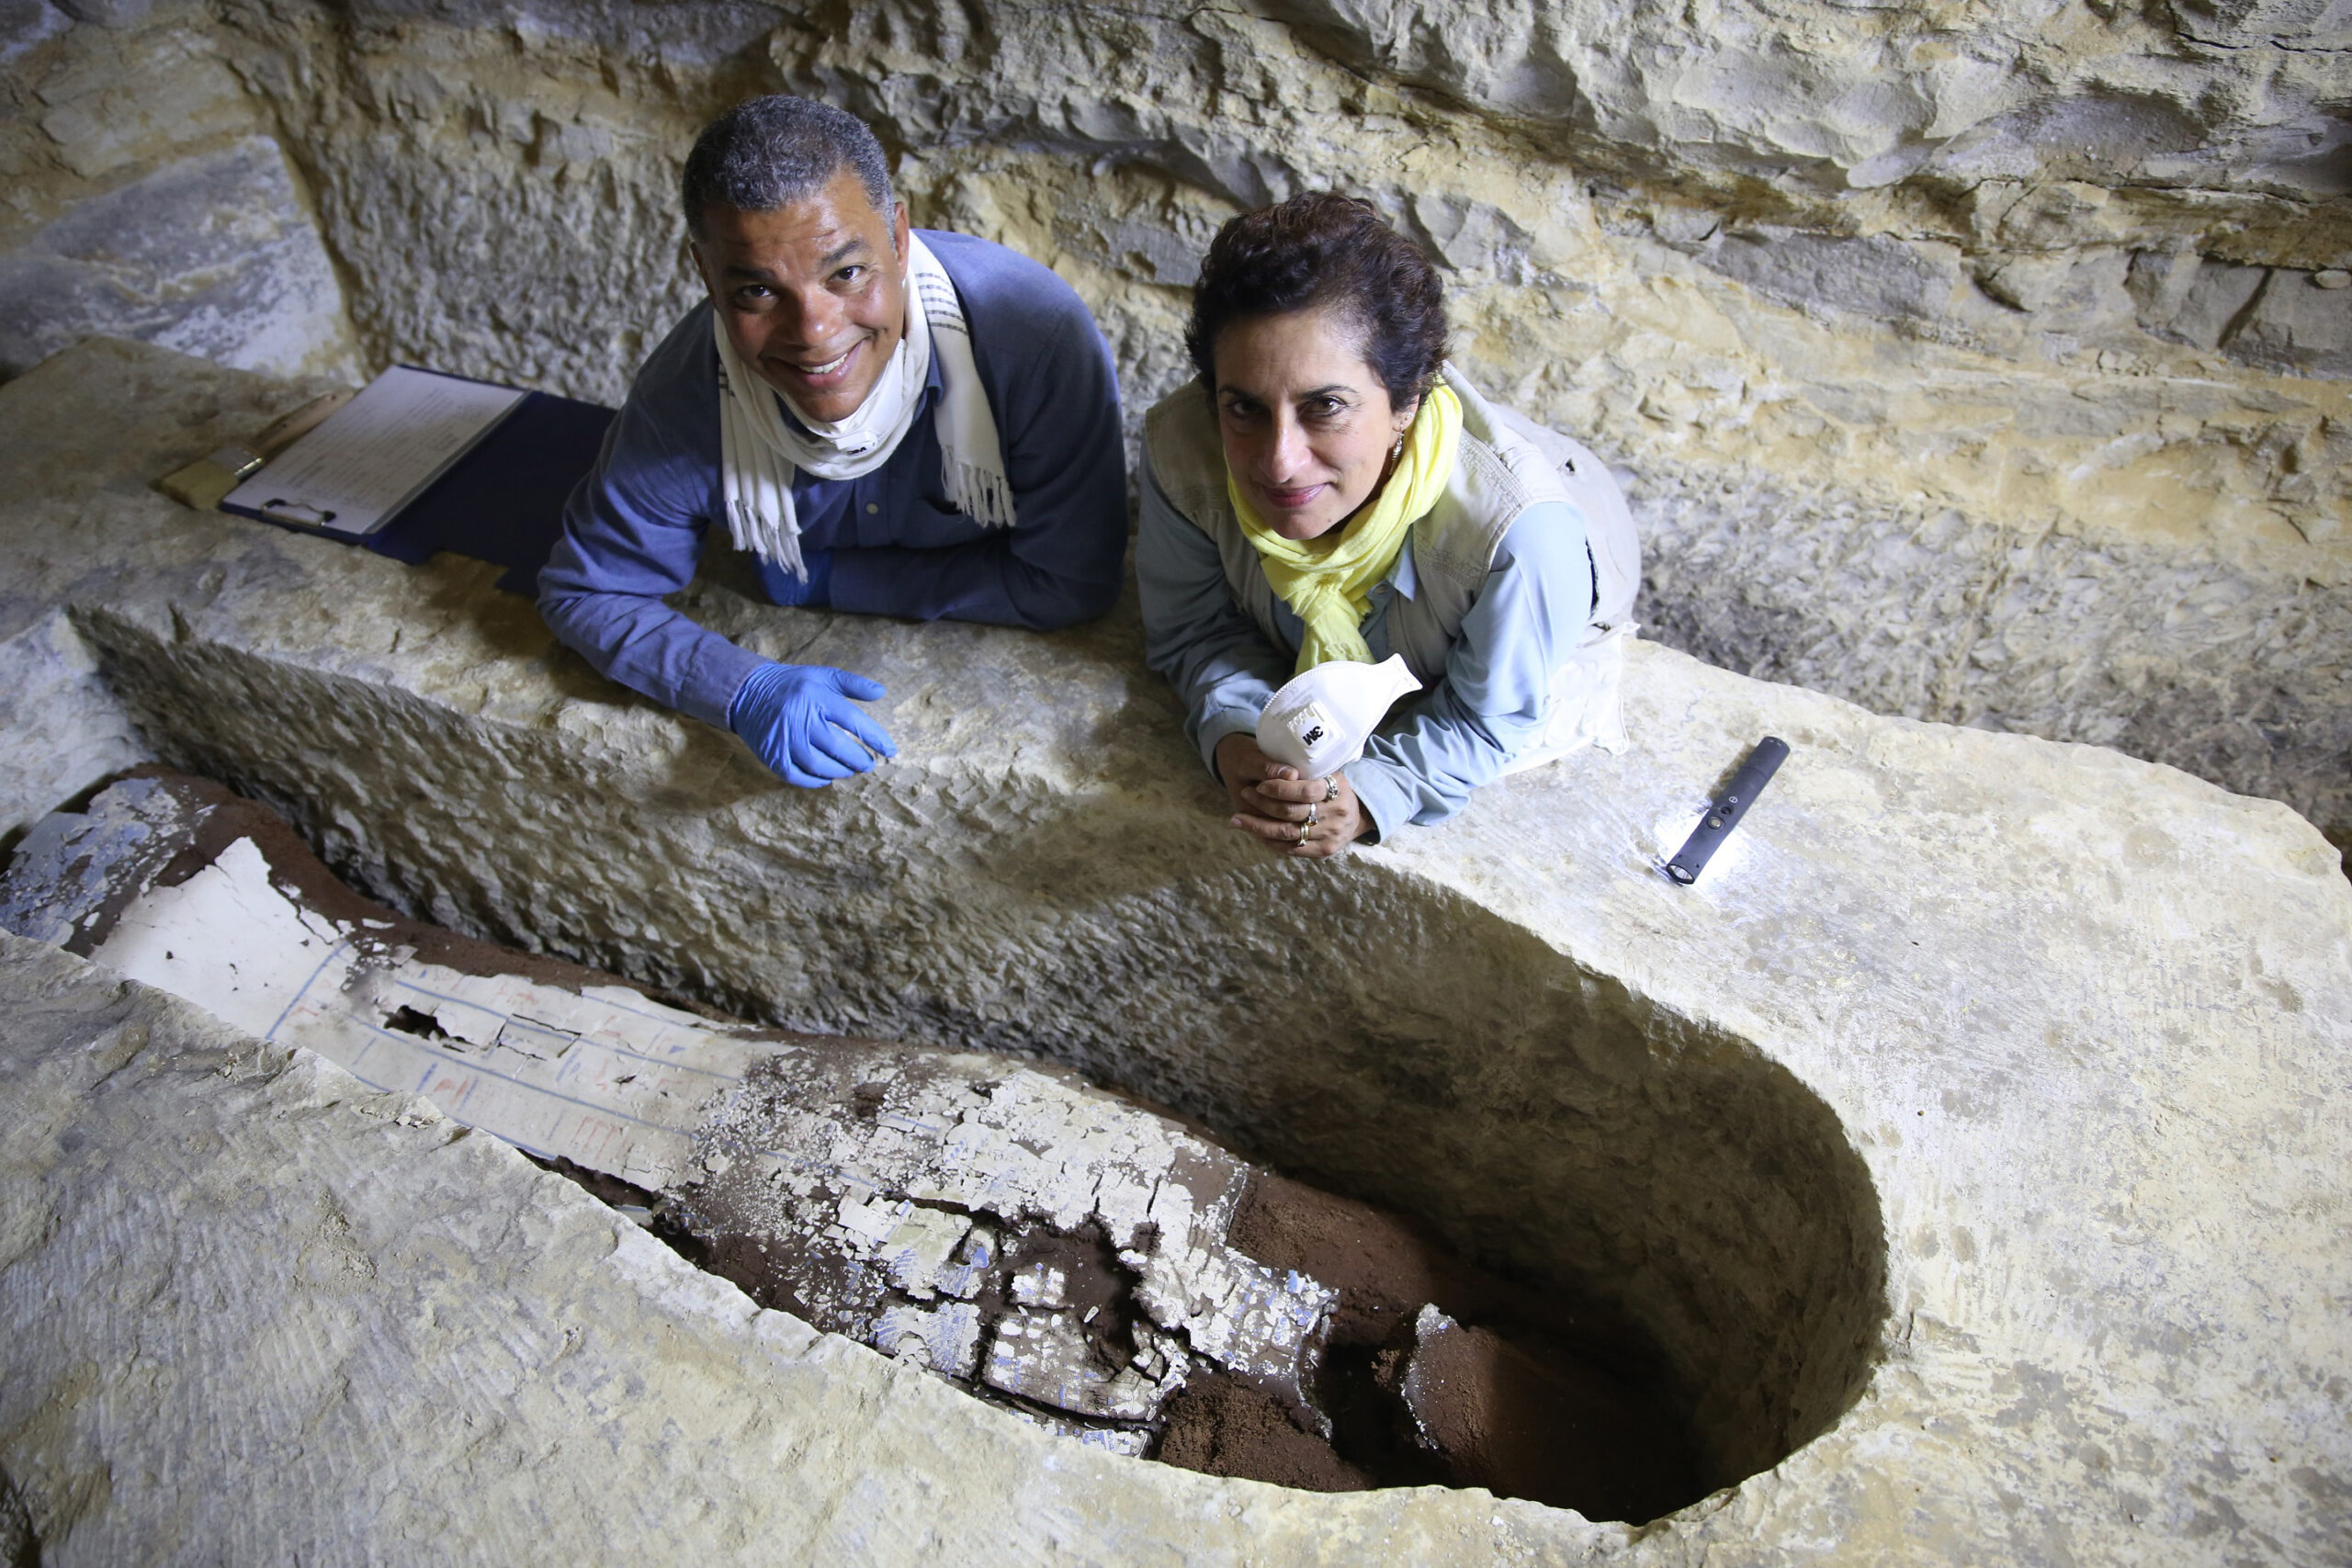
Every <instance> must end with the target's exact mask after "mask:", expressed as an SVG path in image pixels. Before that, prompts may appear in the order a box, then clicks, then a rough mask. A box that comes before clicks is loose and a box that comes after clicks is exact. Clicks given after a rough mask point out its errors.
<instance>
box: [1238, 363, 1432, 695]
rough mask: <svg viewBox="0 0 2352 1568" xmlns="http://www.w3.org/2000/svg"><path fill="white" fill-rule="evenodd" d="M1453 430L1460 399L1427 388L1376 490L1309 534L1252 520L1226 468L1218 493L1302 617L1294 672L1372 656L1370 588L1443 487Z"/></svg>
mask: <svg viewBox="0 0 2352 1568" xmlns="http://www.w3.org/2000/svg"><path fill="white" fill-rule="evenodd" d="M1461 434H1462V400H1461V399H1459V398H1457V397H1455V396H1454V395H1453V389H1450V388H1447V387H1442V386H1440V387H1432V388H1430V390H1429V392H1428V394H1427V395H1426V396H1424V397H1423V398H1422V399H1421V406H1420V408H1419V411H1418V412H1415V413H1414V415H1413V423H1411V424H1410V425H1409V426H1408V427H1407V428H1406V431H1405V449H1404V451H1403V452H1401V453H1400V454H1398V456H1397V467H1396V468H1394V469H1393V470H1392V471H1391V472H1390V473H1389V475H1388V480H1387V482H1386V483H1385V484H1383V485H1382V486H1381V487H1380V492H1379V493H1378V494H1377V495H1375V496H1374V497H1373V499H1372V501H1371V502H1370V503H1369V504H1368V505H1366V506H1365V507H1364V508H1363V510H1362V511H1360V512H1358V513H1356V515H1355V518H1354V520H1353V521H1352V522H1351V523H1349V524H1348V525H1346V526H1345V527H1343V528H1340V529H1338V530H1336V531H1334V532H1332V533H1329V534H1326V535H1324V536H1322V537H1320V538H1316V539H1285V538H1283V536H1281V535H1280V534H1277V533H1275V532H1274V531H1273V530H1272V528H1269V527H1267V526H1266V525H1264V524H1263V523H1261V522H1259V521H1258V519H1257V518H1256V517H1255V516H1254V515H1252V514H1251V513H1250V508H1249V505H1248V504H1247V503H1246V502H1243V501H1242V499H1241V490H1240V487H1239V486H1238V485H1236V484H1235V483H1234V482H1233V474H1232V471H1231V470H1230V469H1227V472H1226V476H1225V493H1226V495H1227V499H1229V500H1230V501H1231V502H1233V514H1234V516H1235V517H1237V518H1238V519H1239V520H1240V523H1241V532H1242V533H1243V534H1244V535H1245V536H1248V538H1249V540H1250V543H1251V544H1252V545H1254V546H1256V547H1257V549H1258V561H1259V564H1260V565H1261V566H1262V567H1263V568H1264V569H1265V571H1266V581H1267V582H1269V583H1271V584H1272V587H1273V590H1274V592H1276V593H1278V594H1280V595H1281V596H1282V600H1283V604H1288V605H1289V606H1290V607H1291V608H1292V609H1293V610H1295V611H1296V612H1297V614H1298V618H1299V619H1300V620H1302V621H1304V622H1306V640H1305V641H1304V642H1302V643H1301V644H1300V645H1299V649H1298V667H1297V670H1296V671H1295V673H1298V674H1305V673H1306V671H1309V670H1312V669H1314V668H1315V667H1316V666H1317V664H1323V663H1328V662H1329V661H1330V660H1334V659H1352V660H1356V661H1357V662H1359V663H1363V664H1369V663H1371V662H1372V649H1371V648H1370V647H1369V646H1368V645H1367V644H1366V643H1365V642H1364V640H1363V632H1362V631H1361V630H1360V629H1359V628H1360V627H1362V626H1363V618H1364V615H1365V614H1366V613H1367V612H1369V611H1370V609H1371V608H1372V590H1373V587H1374V584H1376V583H1378V582H1379V581H1381V580H1382V579H1384V578H1385V577H1386V576H1387V575H1388V569H1389V568H1390V567H1393V566H1395V565H1396V564H1397V551H1399V550H1401V549H1403V548H1404V547H1405V534H1406V531H1407V530H1408V529H1409V528H1411V527H1412V525H1414V524H1415V523H1416V522H1418V521H1419V519H1421V518H1423V517H1425V516H1427V515H1428V514H1429V510H1430V507H1432V506H1435V505H1436V504H1437V499H1438V497H1439V496H1441V495H1442V494H1443V493H1444V492H1445V481H1446V480H1447V479H1449V478H1451V477H1452V476H1453V455H1454V446H1455V443H1456V441H1457V440H1458V439H1459V437H1460V436H1461Z"/></svg>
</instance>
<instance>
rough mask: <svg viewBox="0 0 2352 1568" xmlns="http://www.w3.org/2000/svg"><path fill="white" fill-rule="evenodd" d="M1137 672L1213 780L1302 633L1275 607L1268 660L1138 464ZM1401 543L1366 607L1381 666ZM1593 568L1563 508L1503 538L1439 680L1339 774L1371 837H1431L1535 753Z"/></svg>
mask: <svg viewBox="0 0 2352 1568" xmlns="http://www.w3.org/2000/svg"><path fill="white" fill-rule="evenodd" d="M1418 587H1419V584H1418V583H1417V581H1416V580H1415V577H1414V572H1413V546H1412V540H1411V537H1410V536H1408V537H1407V539H1406V542H1405V547H1404V548H1403V549H1401V550H1399V551H1398V552H1397V564H1396V566H1395V567H1394V568H1393V569H1391V570H1390V571H1389V574H1388V577H1387V579H1386V580H1385V581H1383V582H1381V583H1380V584H1379V585H1378V586H1376V587H1375V588H1374V590H1373V591H1372V604H1371V608H1370V609H1369V611H1368V612H1367V613H1366V614H1365V616H1364V620H1363V627H1362V629H1363V639H1364V641H1365V642H1366V643H1368V644H1370V645H1371V648H1372V656H1373V658H1374V660H1383V659H1386V658H1387V657H1388V655H1389V652H1390V649H1389V644H1388V609H1389V606H1390V605H1392V604H1395V603H1396V602H1397V599H1398V597H1400V596H1401V597H1404V598H1407V599H1410V598H1413V597H1414V596H1415V594H1416V592H1417V590H1418ZM1136 588H1137V590H1138V592H1139V595H1140V597H1141V599H1142V603H1143V623H1144V657H1145V659H1146V660H1148V662H1149V663H1150V665H1151V667H1152V668H1153V669H1154V670H1157V671H1159V672H1160V673H1161V674H1162V675H1165V676H1166V677H1167V678H1168V681H1169V683H1170V685H1172V686H1174V687H1175V688H1176V694H1177V695H1178V696H1179V697H1180V698H1181V699H1182V701H1183V704H1184V732H1185V733H1186V734H1187V735H1188V736H1190V737H1191V738H1192V739H1193V743H1194V744H1195V745H1197V746H1198V747H1199V748H1200V752H1201V761H1203V762H1204V763H1206V764H1207V765H1208V770H1209V773H1211V775H1212V776H1214V775H1215V774H1216V746H1217V742H1218V741H1220V740H1222V739H1225V738H1226V737H1227V736H1228V735H1231V734H1234V733H1235V732H1237V731H1238V732H1241V733H1244V734H1255V733H1256V732H1257V728H1258V715H1259V713H1260V712H1261V710H1262V709H1263V708H1264V707H1265V705H1266V703H1267V700H1268V699H1269V698H1271V697H1272V695H1273V694H1274V693H1275V691H1276V690H1277V689H1279V688H1280V687H1281V686H1282V685H1283V682H1286V681H1288V680H1289V679H1290V678H1291V676H1292V674H1293V673H1294V672H1295V665H1296V663H1297V660H1298V649H1299V645H1300V643H1302V642H1303V641H1304V640H1305V639H1306V627H1305V626H1304V624H1303V623H1302V622H1301V621H1300V620H1299V618H1298V616H1297V615H1295V613H1293V611H1292V610H1291V607H1290V606H1289V605H1288V604H1283V602H1282V601H1281V600H1280V599H1277V600H1275V601H1274V621H1275V626H1276V629H1278V630H1279V631H1280V632H1281V633H1282V635H1283V646H1282V647H1280V648H1276V647H1274V646H1272V644H1270V643H1269V642H1268V641H1267V640H1266V635H1265V633H1264V632H1263V631H1261V630H1260V629H1259V626H1258V623H1257V621H1256V620H1255V619H1254V618H1252V617H1251V615H1250V613H1249V612H1248V611H1247V610H1245V609H1243V608H1242V607H1241V605H1240V604H1239V603H1238V602H1237V601H1236V600H1235V598H1234V596H1233V592H1232V590H1231V588H1230V587H1228V586H1227V582H1226V581H1225V567H1224V564H1223V562H1222V561H1220V560H1219V558H1218V557H1217V549H1216V542H1215V541H1214V540H1212V539H1211V538H1210V537H1209V536H1208V535H1206V534H1204V533H1203V532H1202V531H1201V530H1200V529H1198V528H1196V527H1194V526H1193V525H1192V524H1191V523H1189V522H1188V521H1186V520H1185V518H1184V517H1183V515H1182V513H1179V512H1178V511H1177V510H1176V508H1175V506H1174V505H1173V504H1171V503H1170V501H1169V499H1168V496H1167V493H1166V492H1165V491H1162V490H1161V489H1160V488H1159V476H1158V475H1157V474H1155V473H1154V472H1153V471H1152V468H1151V461H1150V458H1149V457H1148V455H1147V456H1146V457H1145V460H1144V469H1143V516H1142V522H1141V525H1140V527H1139V530H1138V532H1137V534H1136ZM1592 601H1593V579H1592V557H1591V554H1590V552H1589V549H1588V547H1587V545H1586V540H1585V523H1584V514H1583V513H1581V512H1580V511H1578V510H1577V507H1576V506H1574V505H1573V504H1571V503H1569V502H1544V503H1542V504H1539V505H1535V506H1531V507H1529V508H1528V509H1527V510H1526V511H1525V512H1523V513H1521V514H1520V515H1519V516H1518V517H1517V518H1516V519H1515V520H1513V522H1512V523H1511V525H1510V528H1509V529H1507V530H1506V531H1505V532H1504V534H1503V537H1502V543H1501V545H1500V546H1499V547H1498V548H1497V549H1496V551H1495V556H1494V563H1493V569H1492V570H1491V571H1490V572H1489V573H1488V574H1487V581H1486V586H1485V587H1484V588H1482V589H1481V590H1480V591H1479V593H1478V597H1477V600H1476V603H1474V604H1472V605H1471V606H1470V612H1469V614H1468V615H1465V616H1464V618H1463V622H1462V631H1461V635H1460V636H1459V637H1456V638H1455V639H1454V642H1453V647H1452V648H1451V649H1449V650H1448V651H1447V654H1446V661H1445V675H1444V678H1443V679H1442V680H1441V681H1439V682H1437V684H1436V685H1434V686H1433V687H1430V688H1429V689H1427V690H1425V691H1423V692H1421V693H1420V694H1418V695H1416V696H1413V697H1410V698H1408V699H1407V700H1406V701H1405V702H1404V703H1402V704H1400V705H1398V706H1397V707H1396V708H1395V709H1392V710H1391V711H1390V713H1389V716H1388V718H1387V720H1386V721H1385V723H1383V724H1382V726H1381V728H1380V732H1379V733H1378V734H1377V735H1375V736H1374V737H1373V739H1372V740H1371V742H1370V743H1369V744H1367V745H1366V746H1365V747H1364V753H1363V758H1362V759H1361V760H1360V761H1354V762H1351V763H1349V764H1348V766H1347V767H1345V768H1343V769H1341V770H1340V771H1341V772H1342V773H1344V774H1345V775H1346V776H1347V780H1348V784H1349V786H1350V787H1351V788H1352V789H1353V790H1354V791H1355V793H1356V798H1357V799H1358V800H1359V801H1360V802H1361V803H1362V804H1363V810H1364V814H1365V815H1366V816H1368V817H1369V818H1372V823H1373V828H1374V833H1372V834H1367V835H1366V837H1367V838H1373V837H1381V838H1385V837H1386V836H1387V835H1388V834H1389V833H1390V832H1392V831H1394V830H1395V829H1397V828H1398V827H1400V826H1402V825H1403V824H1405V823H1407V822H1414V823H1421V824H1428V823H1431V822H1440V821H1443V820H1444V819H1445V818H1448V817H1451V816H1452V815H1453V813H1454V812H1456V811H1458V810H1460V809H1461V808H1462V804H1463V802H1464V801H1465V800H1467V799H1469V797H1470V792H1471V791H1472V790H1474V789H1476V788H1477V787H1478V786H1479V785H1480V784H1488V783H1491V782H1493V781H1494V780H1495V779H1497V778H1498V777H1500V776H1501V775H1502V773H1503V772H1504V770H1505V769H1507V768H1508V767H1510V764H1511V763H1512V762H1513V761H1516V760H1517V759H1518V758H1520V757H1521V756H1523V755H1525V754H1526V753H1527V752H1528V751H1530V750H1532V749H1533V748H1534V747H1535V746H1536V744H1537V743H1538V742H1539V741H1540V740H1541V739H1543V735H1544V724H1545V721H1546V719H1547V718H1548V717H1549V715H1548V714H1547V712H1546V711H1545V710H1546V704H1547V701H1548V698H1549V695H1550V692H1551V687H1552V672H1553V671H1555V670H1556V669H1557V668H1558V667H1559V664H1560V661H1561V660H1562V659H1563V658H1565V657H1566V655H1567V653H1568V652H1569V650H1571V649H1574V648H1576V647H1577V644H1578V643H1580V642H1581V641H1582V640H1583V638H1584V636H1585V627H1586V626H1587V624H1588V623H1589V621H1590V619H1591V617H1592Z"/></svg>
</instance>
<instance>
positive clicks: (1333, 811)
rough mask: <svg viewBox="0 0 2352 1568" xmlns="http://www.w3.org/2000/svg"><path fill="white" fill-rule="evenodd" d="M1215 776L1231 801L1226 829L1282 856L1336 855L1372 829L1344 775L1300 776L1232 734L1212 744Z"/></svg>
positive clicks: (1237, 733)
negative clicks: (1231, 814) (1259, 843)
mask: <svg viewBox="0 0 2352 1568" xmlns="http://www.w3.org/2000/svg"><path fill="white" fill-rule="evenodd" d="M1216 772H1217V777H1219V778H1220V779H1222V780H1224V781H1225V790H1226V793H1227V795H1231V796H1232V797H1233V811H1234V815H1233V819H1232V826H1233V827H1235V828H1238V829H1240V830H1241V831H1242V832H1245V833H1247V834H1249V835H1250V837H1252V838H1254V839H1256V840H1259V841H1260V842H1261V843H1262V844H1264V845H1265V846H1266V847H1267V848H1268V849H1271V850H1277V851H1280V852H1282V853H1283V854H1286V855H1292V856H1296V857H1299V858H1302V859H1306V860H1318V859H1321V858H1322V857H1324V856H1327V855H1336V854H1339V853H1340V852H1343V851H1344V850H1346V849H1347V847H1348V846H1349V845H1350V844H1351V843H1353V842H1355V840H1357V839H1359V838H1361V837H1363V832H1364V830H1365V829H1367V828H1369V827H1371V826H1372V821H1371V818H1367V817H1366V816H1365V815H1364V814H1363V806H1362V805H1361V804H1360V803H1359V802H1358V801H1357V799H1356V792H1355V791H1354V790H1353V789H1352V788H1351V787H1350V786H1349V784H1348V778H1347V775H1346V774H1345V773H1333V774H1332V775H1331V776H1330V777H1329V778H1321V779H1310V778H1306V777H1305V776H1303V775H1302V774H1301V773H1299V771H1298V770H1297V769H1296V768H1294V767H1289V766H1287V765H1285V764H1283V763H1281V762H1277V761H1274V760H1273V759H1272V758H1271V757H1269V756H1267V755H1266V754H1265V753H1264V752H1263V751H1261V750H1258V742H1257V741H1256V740H1255V739H1252V738H1251V737H1250V736H1248V735H1245V734H1243V733H1241V732H1240V731H1238V730H1237V731H1235V732H1234V733H1233V734H1231V735H1228V736H1227V737H1226V738H1225V739H1222V740H1220V741H1218V742H1217V743H1216Z"/></svg>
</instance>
